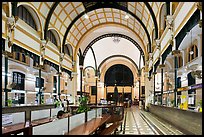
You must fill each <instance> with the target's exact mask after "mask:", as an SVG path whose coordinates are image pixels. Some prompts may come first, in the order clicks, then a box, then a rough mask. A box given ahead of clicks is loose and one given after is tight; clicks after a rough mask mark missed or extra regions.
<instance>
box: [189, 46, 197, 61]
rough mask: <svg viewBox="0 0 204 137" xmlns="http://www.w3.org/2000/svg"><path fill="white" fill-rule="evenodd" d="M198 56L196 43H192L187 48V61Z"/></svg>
mask: <svg viewBox="0 0 204 137" xmlns="http://www.w3.org/2000/svg"><path fill="white" fill-rule="evenodd" d="M196 57H198V47H197V46H196V45H192V46H190V47H189V49H188V62H190V61H192V60H193V59H195V58H196Z"/></svg>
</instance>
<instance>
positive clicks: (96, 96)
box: [95, 76, 98, 105]
mask: <svg viewBox="0 0 204 137" xmlns="http://www.w3.org/2000/svg"><path fill="white" fill-rule="evenodd" d="M95 78H96V100H95V104H96V105H97V98H98V93H97V92H98V83H97V82H98V77H97V76H96V77H95Z"/></svg>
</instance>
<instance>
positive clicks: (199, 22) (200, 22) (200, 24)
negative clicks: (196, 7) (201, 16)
mask: <svg viewBox="0 0 204 137" xmlns="http://www.w3.org/2000/svg"><path fill="white" fill-rule="evenodd" d="M198 24H199V27H200V28H202V20H199V21H198Z"/></svg>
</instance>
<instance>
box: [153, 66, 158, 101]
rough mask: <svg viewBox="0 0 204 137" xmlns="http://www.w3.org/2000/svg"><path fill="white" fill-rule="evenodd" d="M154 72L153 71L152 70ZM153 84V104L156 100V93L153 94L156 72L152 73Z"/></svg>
mask: <svg viewBox="0 0 204 137" xmlns="http://www.w3.org/2000/svg"><path fill="white" fill-rule="evenodd" d="M153 71H154V69H153ZM152 74H153V83H154V89H153V92H154V98H153V102H154V104H155V99H156V93H155V75H156V74H157V72H153V73H152Z"/></svg>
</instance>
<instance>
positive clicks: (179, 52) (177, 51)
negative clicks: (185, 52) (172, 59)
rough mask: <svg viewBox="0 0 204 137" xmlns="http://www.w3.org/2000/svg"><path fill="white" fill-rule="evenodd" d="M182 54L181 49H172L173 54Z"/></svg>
mask: <svg viewBox="0 0 204 137" xmlns="http://www.w3.org/2000/svg"><path fill="white" fill-rule="evenodd" d="M180 54H181V51H180V50H173V51H172V55H173V56H179V55H180Z"/></svg>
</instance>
